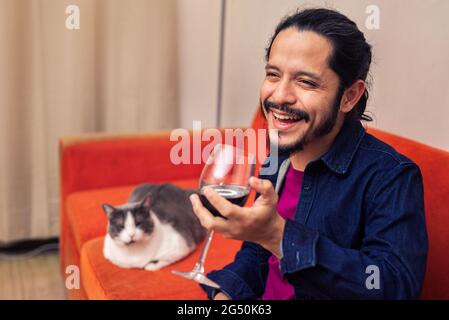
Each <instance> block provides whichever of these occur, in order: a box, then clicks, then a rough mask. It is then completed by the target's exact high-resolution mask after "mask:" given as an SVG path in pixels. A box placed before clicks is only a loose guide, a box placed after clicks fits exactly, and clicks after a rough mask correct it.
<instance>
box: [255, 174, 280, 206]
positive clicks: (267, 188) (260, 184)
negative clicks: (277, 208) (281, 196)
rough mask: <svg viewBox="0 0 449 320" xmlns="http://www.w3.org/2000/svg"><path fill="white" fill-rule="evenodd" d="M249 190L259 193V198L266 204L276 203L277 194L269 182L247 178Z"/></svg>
mask: <svg viewBox="0 0 449 320" xmlns="http://www.w3.org/2000/svg"><path fill="white" fill-rule="evenodd" d="M249 185H250V186H251V188H253V189H254V190H256V191H257V192H258V193H260V195H261V197H263V199H264V200H265V201H268V202H273V203H276V202H277V194H276V191H275V190H274V187H273V185H272V184H271V182H270V180H265V179H259V178H256V177H251V178H249Z"/></svg>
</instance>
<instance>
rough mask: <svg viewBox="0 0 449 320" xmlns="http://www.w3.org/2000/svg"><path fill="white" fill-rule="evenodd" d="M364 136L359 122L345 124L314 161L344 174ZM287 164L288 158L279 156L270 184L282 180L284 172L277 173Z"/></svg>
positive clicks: (363, 130) (363, 129) (288, 162)
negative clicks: (323, 152) (326, 149)
mask: <svg viewBox="0 0 449 320" xmlns="http://www.w3.org/2000/svg"><path fill="white" fill-rule="evenodd" d="M364 136H365V128H363V126H362V124H361V123H360V121H352V122H346V123H345V124H344V125H343V126H342V128H341V130H340V132H339V133H338V134H337V136H336V138H335V140H334V142H333V143H332V145H331V147H330V148H329V150H328V151H327V152H326V153H325V154H324V155H322V156H321V157H320V158H319V159H317V160H315V161H319V160H321V161H322V162H323V163H324V164H325V165H326V166H327V167H328V168H329V169H330V170H331V171H333V172H335V173H337V174H346V172H347V171H348V169H349V166H350V165H351V162H352V159H353V158H354V155H355V153H356V152H357V150H358V148H359V145H360V143H361V142H362V139H363V137H364ZM269 159H270V156H268V158H267V161H266V162H265V164H266V163H269V161H268V160H269ZM265 164H264V165H265ZM289 164H290V160H289V158H288V157H286V156H283V155H281V156H279V158H278V172H277V174H276V175H275V177H273V178H275V179H274V181H272V182H275V183H276V180H280V181H282V180H283V178H284V175H285V173H286V170H281V171H282V172H279V171H280V169H281V168H284V169H285V167H288V165H289ZM262 167H263V166H262ZM279 173H281V176H279Z"/></svg>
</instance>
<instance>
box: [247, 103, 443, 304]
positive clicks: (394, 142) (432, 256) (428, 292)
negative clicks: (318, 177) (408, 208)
mask: <svg viewBox="0 0 449 320" xmlns="http://www.w3.org/2000/svg"><path fill="white" fill-rule="evenodd" d="M252 127H253V128H255V129H258V128H266V121H265V118H264V117H263V115H262V113H261V112H260V110H258V112H256V115H255V116H254V119H253V122H252ZM368 132H369V133H370V134H372V135H374V136H376V137H377V138H379V139H380V140H382V141H384V142H385V143H388V144H389V145H391V146H392V147H393V148H395V149H396V150H397V151H398V152H400V153H402V154H404V155H405V156H407V157H408V158H410V159H412V160H413V161H414V162H415V163H416V164H417V165H418V166H419V167H420V169H421V173H422V176H423V183H424V203H425V210H426V225H427V232H428V236H429V255H428V258H427V270H426V276H425V280H424V287H423V290H422V294H421V298H422V299H449V152H447V151H443V150H439V149H436V148H433V147H430V146H427V145H425V144H422V143H418V142H415V141H413V140H410V139H407V138H403V137H400V136H397V135H393V134H390V133H387V132H384V131H381V130H377V129H373V128H368Z"/></svg>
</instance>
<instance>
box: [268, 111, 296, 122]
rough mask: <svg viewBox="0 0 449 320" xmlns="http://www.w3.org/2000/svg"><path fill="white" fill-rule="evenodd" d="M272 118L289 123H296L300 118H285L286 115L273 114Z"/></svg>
mask: <svg viewBox="0 0 449 320" xmlns="http://www.w3.org/2000/svg"><path fill="white" fill-rule="evenodd" d="M273 116H274V117H275V118H276V119H278V120H291V121H297V120H300V119H301V118H299V117H295V116H287V115H281V114H277V113H274V112H273Z"/></svg>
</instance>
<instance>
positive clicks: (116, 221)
mask: <svg viewBox="0 0 449 320" xmlns="http://www.w3.org/2000/svg"><path fill="white" fill-rule="evenodd" d="M113 222H114V224H116V225H119V226H121V225H123V224H124V223H125V219H123V218H122V217H117V218H114V219H113Z"/></svg>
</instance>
